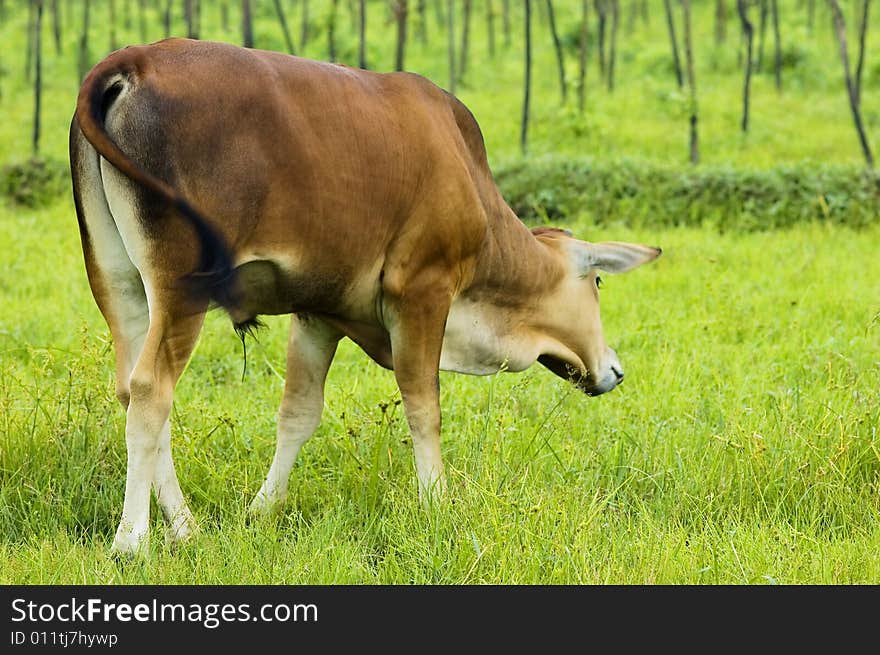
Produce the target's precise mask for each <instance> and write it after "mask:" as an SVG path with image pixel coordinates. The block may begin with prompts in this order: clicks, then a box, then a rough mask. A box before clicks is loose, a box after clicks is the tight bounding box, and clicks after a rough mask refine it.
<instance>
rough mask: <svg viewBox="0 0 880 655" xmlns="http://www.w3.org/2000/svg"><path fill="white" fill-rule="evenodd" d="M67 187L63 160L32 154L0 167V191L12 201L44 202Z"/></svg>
mask: <svg viewBox="0 0 880 655" xmlns="http://www.w3.org/2000/svg"><path fill="white" fill-rule="evenodd" d="M69 188H70V170H69V169H68V167H67V163H65V162H59V161H52V160H45V159H37V158H32V159H28V160H27V161H23V162H19V163H13V164H7V165H6V166H4V167H3V168H2V169H0V194H2V195H4V196H6V197H7V198H9V200H10V201H11V202H12V203H13V204H16V205H23V206H25V207H38V206H41V205H46V204H49V203H50V202H52V201H53V200H55V199H57V198H58V197H59V196H60V195H62V194H63V193H65V192H67V191H68V190H69Z"/></svg>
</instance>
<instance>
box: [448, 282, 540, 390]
mask: <svg viewBox="0 0 880 655" xmlns="http://www.w3.org/2000/svg"><path fill="white" fill-rule="evenodd" d="M534 350H535V349H534V348H532V347H531V344H529V339H528V338H527V337H526V336H525V335H521V334H517V329H516V325H515V324H513V322H512V321H511V319H510V318H509V317H507V316H505V315H503V314H502V313H501V312H500V311H499V310H498V309H497V308H494V307H486V306H483V305H480V304H478V303H474V302H471V301H468V300H462V299H457V300H456V301H455V302H454V303H453V304H452V307H451V308H450V310H449V317H448V318H447V320H446V333H445V334H444V336H443V350H442V352H441V354H440V370H442V371H454V372H456V373H466V374H469V375H492V374H493V373H497V372H498V371H500V370H502V369H503V370H506V371H522V370H525V369H527V368H528V367H529V366H531V365H532V364H533V363H534V361H535V359H537V356H538V353H537V352H535V351H534Z"/></svg>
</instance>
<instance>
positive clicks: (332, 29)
mask: <svg viewBox="0 0 880 655" xmlns="http://www.w3.org/2000/svg"><path fill="white" fill-rule="evenodd" d="M338 12H339V0H330V16H328V18H327V55H328V57H329V59H330V61H336V17H337V16H338Z"/></svg>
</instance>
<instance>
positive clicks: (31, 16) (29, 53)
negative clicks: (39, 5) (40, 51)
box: [24, 0, 36, 82]
mask: <svg viewBox="0 0 880 655" xmlns="http://www.w3.org/2000/svg"><path fill="white" fill-rule="evenodd" d="M27 3H28V17H27V43H26V44H25V51H24V79H25V80H26V81H28V82H30V81H31V70H32V69H33V67H34V36H35V35H34V26H35V24H36V5H35V4H34V3H33V0H27Z"/></svg>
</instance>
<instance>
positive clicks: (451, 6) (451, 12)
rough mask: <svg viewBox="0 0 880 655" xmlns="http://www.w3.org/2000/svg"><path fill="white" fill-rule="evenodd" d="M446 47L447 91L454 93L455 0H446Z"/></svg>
mask: <svg viewBox="0 0 880 655" xmlns="http://www.w3.org/2000/svg"><path fill="white" fill-rule="evenodd" d="M446 49H447V51H448V53H447V54H448V57H449V93H451V94H453V95H455V78H456V77H457V75H456V71H455V0H447V7H446Z"/></svg>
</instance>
